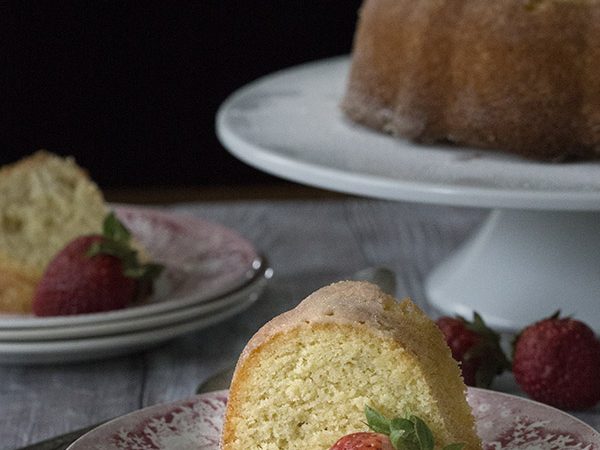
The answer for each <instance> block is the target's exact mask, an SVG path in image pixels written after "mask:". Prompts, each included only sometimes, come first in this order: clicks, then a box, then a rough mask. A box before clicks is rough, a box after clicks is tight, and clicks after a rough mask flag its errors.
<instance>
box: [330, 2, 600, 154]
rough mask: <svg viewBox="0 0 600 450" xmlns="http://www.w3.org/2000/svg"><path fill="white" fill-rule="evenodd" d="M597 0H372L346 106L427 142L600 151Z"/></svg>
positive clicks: (367, 120) (362, 118)
mask: <svg viewBox="0 0 600 450" xmlns="http://www.w3.org/2000/svg"><path fill="white" fill-rule="evenodd" d="M599 73H600V1H598V0H502V1H481V0H422V1H414V0H365V1H364V3H363V4H362V6H361V9H360V13H359V19H358V24H357V29H356V33H355V38H354V44H353V51H352V59H351V68H350V73H349V76H348V84H347V89H346V93H345V96H344V98H343V100H342V109H343V110H344V111H345V113H346V115H347V116H348V117H349V118H351V119H352V120H353V121H355V122H358V123H360V124H363V125H366V126H368V127H371V128H375V129H377V130H380V131H384V132H387V133H390V134H392V135H395V136H398V137H405V138H410V139H413V140H415V141H420V142H424V143H433V142H438V141H440V142H451V143H456V144H459V145H463V146H470V147H479V148H488V149H498V150H504V151H508V152H511V153H516V154H519V155H521V156H525V157H528V158H532V159H536V160H552V161H561V160H566V159H593V158H598V157H599V156H600V76H598V74H599Z"/></svg>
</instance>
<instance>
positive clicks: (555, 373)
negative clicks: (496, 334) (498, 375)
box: [513, 314, 600, 409]
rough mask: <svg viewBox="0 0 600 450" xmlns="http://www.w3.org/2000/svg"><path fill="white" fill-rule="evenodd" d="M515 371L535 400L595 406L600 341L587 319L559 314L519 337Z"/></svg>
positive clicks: (599, 377) (598, 392)
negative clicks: (583, 320)
mask: <svg viewBox="0 0 600 450" xmlns="http://www.w3.org/2000/svg"><path fill="white" fill-rule="evenodd" d="M513 373H514V375H515V379H516V381H517V383H518V384H519V386H521V388H522V389H523V390H524V391H525V392H526V393H527V394H528V395H529V396H530V397H531V398H533V399H534V400H538V401H541V402H544V403H547V404H549V405H552V406H556V407H558V408H564V409H585V408H591V407H592V406H594V405H595V404H597V403H598V402H599V401H600V341H599V340H598V339H597V338H596V336H595V335H594V332H593V331H592V330H591V329H590V328H589V327H588V326H587V325H586V324H584V323H583V322H581V321H579V320H575V319H571V318H560V317H558V314H555V315H554V316H552V317H550V318H548V319H543V320H541V321H539V322H536V323H534V324H533V325H530V326H528V327H526V328H525V329H524V330H523V331H522V332H521V334H520V335H519V336H517V338H516V340H515V344H514V355H513Z"/></svg>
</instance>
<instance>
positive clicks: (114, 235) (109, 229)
mask: <svg viewBox="0 0 600 450" xmlns="http://www.w3.org/2000/svg"><path fill="white" fill-rule="evenodd" d="M102 234H103V235H104V236H105V237H107V238H109V239H111V240H113V241H117V242H127V243H128V242H129V240H130V239H131V233H130V232H129V230H128V229H127V228H126V227H125V225H123V224H122V223H121V221H120V220H119V219H118V218H117V216H116V214H115V213H114V212H113V211H111V212H110V213H108V214H107V216H106V217H105V218H104V223H103V224H102Z"/></svg>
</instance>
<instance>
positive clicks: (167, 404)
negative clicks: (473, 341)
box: [66, 386, 600, 450]
mask: <svg viewBox="0 0 600 450" xmlns="http://www.w3.org/2000/svg"><path fill="white" fill-rule="evenodd" d="M228 393H229V390H228V389H222V390H218V391H211V392H205V393H202V394H197V395H193V396H190V397H187V398H184V399H179V400H174V401H170V402H160V403H157V404H155V405H149V406H146V407H143V408H140V409H137V410H135V411H131V412H129V413H126V414H123V415H121V416H118V417H115V418H113V419H111V420H109V421H107V422H105V423H102V424H101V425H99V426H98V427H96V428H94V429H93V430H90V431H88V432H87V433H86V434H84V435H83V436H81V437H80V438H78V439H77V440H76V441H74V442H73V443H72V444H71V445H70V446H69V447H67V449H66V450H78V449H77V446H80V445H82V443H83V444H85V441H86V440H87V439H89V438H90V436H93V434H94V433H97V432H102V431H104V429H105V428H109V427H111V426H114V425H115V424H118V423H119V422H120V421H123V420H126V419H129V418H132V417H134V416H135V415H140V416H142V415H146V414H148V413H151V411H152V410H154V409H156V410H159V409H161V408H167V407H173V408H175V407H177V406H178V405H184V404H186V403H190V402H193V403H195V402H198V401H199V400H200V399H201V398H204V397H207V398H214V397H218V396H222V397H223V396H224V397H225V402H227V398H228ZM472 393H475V394H477V393H482V394H484V395H492V396H500V397H504V398H507V399H509V400H512V401H517V402H524V403H531V404H533V405H535V406H537V407H540V408H541V409H542V410H549V411H551V412H553V413H555V414H559V415H560V416H563V417H566V418H568V419H569V420H573V421H574V422H576V423H578V424H580V425H582V426H583V427H584V428H586V429H587V430H588V431H589V432H590V433H591V436H592V437H594V438H595V439H596V440H597V442H595V443H596V445H597V446H598V447H600V431H599V430H596V429H595V428H594V427H592V426H591V425H589V424H588V423H586V422H584V421H583V420H581V419H579V418H578V417H575V416H573V415H572V414H569V413H568V412H566V411H563V410H561V409H558V408H555V407H553V406H550V405H547V404H545V403H541V402H538V401H536V400H532V399H530V398H527V397H522V396H519V395H514V394H509V393H506V392H500V391H495V390H492V389H483V388H476V387H471V386H468V387H467V396H469V395H471V394H472ZM81 448H83V447H81ZM165 450H171V449H165ZM215 450H217V449H215Z"/></svg>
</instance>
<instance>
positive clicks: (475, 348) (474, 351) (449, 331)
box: [436, 313, 510, 388]
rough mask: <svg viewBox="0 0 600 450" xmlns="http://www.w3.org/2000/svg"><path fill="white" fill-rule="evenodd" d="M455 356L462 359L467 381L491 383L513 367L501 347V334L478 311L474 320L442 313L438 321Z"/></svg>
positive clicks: (482, 383) (469, 383) (480, 385)
mask: <svg viewBox="0 0 600 450" xmlns="http://www.w3.org/2000/svg"><path fill="white" fill-rule="evenodd" d="M436 323H437V325H438V327H439V328H440V330H441V331H442V334H443V335H444V338H445V339H446V343H447V344H448V346H449V347H450V350H451V351H452V357H453V358H454V359H455V360H456V361H458V362H459V363H460V367H461V370H462V375H463V378H464V380H465V384H467V385H469V386H479V387H485V388H487V387H490V385H491V384H492V381H493V379H494V377H495V376H496V375H499V374H501V373H502V372H503V371H504V370H505V369H509V368H510V362H509V361H508V359H507V358H506V355H505V354H504V352H503V351H502V348H501V347H500V336H499V335H498V334H497V333H495V332H494V331H492V330H491V329H490V328H488V327H487V326H486V324H485V322H484V321H483V319H482V318H481V316H480V315H479V314H477V313H473V322H468V321H467V320H465V319H463V318H462V317H441V318H439V319H438V320H437V321H436Z"/></svg>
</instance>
